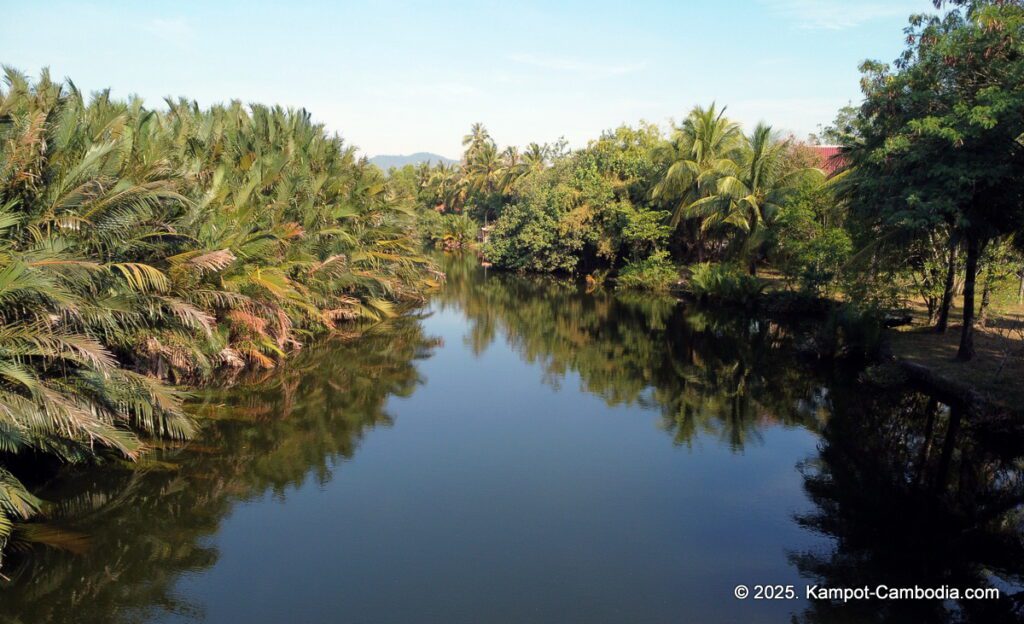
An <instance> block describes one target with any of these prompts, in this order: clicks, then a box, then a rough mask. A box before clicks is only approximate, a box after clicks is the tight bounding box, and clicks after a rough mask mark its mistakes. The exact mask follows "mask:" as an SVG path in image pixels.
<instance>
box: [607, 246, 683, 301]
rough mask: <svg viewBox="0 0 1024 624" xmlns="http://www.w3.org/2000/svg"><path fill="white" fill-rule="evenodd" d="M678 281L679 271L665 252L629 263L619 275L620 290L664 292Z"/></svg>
mask: <svg viewBox="0 0 1024 624" xmlns="http://www.w3.org/2000/svg"><path fill="white" fill-rule="evenodd" d="M678 281H679V270H678V269H676V266H675V265H674V264H672V261H671V260H669V256H668V252H667V251H660V250H659V251H656V252H654V253H653V254H651V255H650V256H648V257H647V258H644V259H643V260H637V261H633V262H630V263H629V264H627V265H626V266H625V267H623V268H622V271H621V272H620V273H619V277H618V280H617V281H616V285H617V286H619V287H620V288H628V289H635V290H652V291H658V292H664V291H667V290H669V289H670V288H672V286H673V285H674V284H675V283H676V282H678Z"/></svg>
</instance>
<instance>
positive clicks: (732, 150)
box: [652, 104, 743, 256]
mask: <svg viewBox="0 0 1024 624" xmlns="http://www.w3.org/2000/svg"><path fill="white" fill-rule="evenodd" d="M742 140H743V135H742V133H741V132H740V128H739V125H738V124H736V123H735V122H732V121H730V120H729V119H728V118H726V117H725V109H724V108H723V109H721V110H718V109H717V108H716V107H715V105H714V104H712V105H711V106H710V107H708V108H702V107H699V106H698V107H696V108H694V109H693V110H692V111H690V114H689V115H688V116H687V118H686V120H685V121H684V122H683V123H682V125H680V126H678V127H677V128H676V129H675V132H674V133H673V136H672V139H671V140H670V141H669V142H668V143H667V144H666V145H665V146H664V147H663V148H662V149H661V150H659V151H660V152H661V153H660V157H661V158H662V159H663V160H664V161H665V162H666V163H667V164H666V168H665V171H664V173H663V174H662V176H661V179H660V180H659V181H658V182H657V184H656V185H655V187H654V189H653V193H652V194H653V198H654V199H656V200H661V201H664V202H667V203H668V204H670V205H671V206H672V217H671V225H672V226H673V227H675V228H679V226H680V224H682V223H683V222H684V221H686V220H687V219H690V218H691V217H692V216H693V215H692V214H691V211H690V209H691V206H692V205H693V204H694V203H696V202H698V201H699V200H702V199H704V198H706V197H709V196H710V195H712V194H713V193H714V192H715V191H716V188H717V182H718V180H719V178H721V177H723V176H727V175H732V174H734V173H735V172H736V169H737V166H736V162H735V158H736V157H737V152H738V150H739V148H740V145H741V144H742ZM685 234H686V235H688V236H687V237H688V238H690V239H691V240H692V241H693V242H692V244H693V245H694V246H695V247H696V249H697V253H698V256H701V255H703V251H704V248H705V247H706V245H707V243H706V241H705V240H704V237H703V230H702V229H701V228H699V227H697V228H692V227H691V228H690V229H689V231H688V232H686V233H685Z"/></svg>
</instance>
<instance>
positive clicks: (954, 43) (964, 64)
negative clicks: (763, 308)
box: [394, 0, 1024, 360]
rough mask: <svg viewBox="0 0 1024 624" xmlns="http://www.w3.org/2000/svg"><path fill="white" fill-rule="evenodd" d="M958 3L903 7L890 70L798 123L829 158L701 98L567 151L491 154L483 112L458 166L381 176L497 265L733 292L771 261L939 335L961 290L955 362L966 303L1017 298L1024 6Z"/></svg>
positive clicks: (742, 295)
mask: <svg viewBox="0 0 1024 624" xmlns="http://www.w3.org/2000/svg"><path fill="white" fill-rule="evenodd" d="M938 4H939V5H941V4H943V3H941V2H939V3H938ZM952 4H953V6H952V7H947V8H949V10H948V11H946V12H945V13H944V14H943V15H942V16H926V15H916V16H912V17H911V20H910V26H909V27H908V28H907V48H906V50H905V52H904V53H903V54H902V55H901V56H900V58H899V59H897V60H896V62H895V63H894V65H893V66H892V67H890V66H889V65H885V64H881V63H878V62H867V63H865V64H864V65H863V67H862V70H863V76H864V78H863V81H862V84H863V91H864V101H863V103H862V104H861V105H860V106H859V107H853V106H849V107H845V108H843V109H842V110H841V111H839V115H838V117H837V119H836V122H835V125H833V126H830V127H827V128H824V129H822V131H821V132H820V133H819V134H818V136H816V137H812V141H818V140H821V139H823V140H827V141H832V142H837V143H839V144H840V147H841V152H840V154H839V155H838V156H837V157H828V156H826V155H825V152H823V151H820V150H817V149H816V146H814V145H811V144H808V143H803V142H800V141H798V140H796V139H794V138H793V137H781V136H779V135H778V134H777V133H775V132H773V130H772V129H771V127H769V126H767V125H759V126H757V127H756V128H754V129H753V130H752V131H751V132H749V133H744V132H743V130H742V129H741V127H740V126H739V125H738V124H737V123H735V122H734V121H732V120H730V119H729V118H728V116H727V115H726V110H725V109H724V108H720V107H718V106H716V105H711V106H709V107H706V108H705V107H697V108H695V109H693V110H692V111H691V112H690V113H689V114H688V115H687V116H686V118H685V119H684V120H683V121H682V122H681V123H678V124H676V125H674V126H673V127H672V128H671V131H670V133H669V134H668V135H664V134H663V133H662V132H661V131H660V130H659V129H658V128H657V127H656V126H653V125H649V124H641V125H640V126H639V127H636V128H633V127H621V128H618V129H616V130H614V131H609V132H606V133H604V134H603V135H602V136H601V137H599V138H598V139H596V140H594V141H591V142H590V143H589V144H588V145H587V146H586V147H584V148H582V149H579V150H575V151H567V150H566V149H565V146H564V145H556V146H541V145H537V144H531V145H530V146H529V148H527V149H526V150H525V151H524V152H520V151H518V150H517V149H516V148H512V147H510V148H505V149H499V147H498V146H497V145H496V144H495V142H494V141H493V140H492V139H491V137H490V136H489V135H488V133H487V131H486V130H485V129H484V128H483V126H482V125H480V124H477V125H475V126H474V127H473V128H472V130H471V132H470V133H469V134H468V135H467V136H466V138H465V140H464V144H465V145H466V151H465V154H464V156H463V159H462V162H461V164H460V165H459V166H452V165H443V166H439V167H436V168H433V169H431V168H429V167H426V166H421V167H419V168H412V167H408V168H406V169H405V170H402V171H398V172H395V174H394V175H395V177H396V178H398V179H400V180H401V181H402V188H404V189H405V193H406V195H407V196H409V197H414V198H415V199H416V200H417V201H418V203H419V206H420V208H421V214H422V215H423V216H422V217H421V218H422V220H423V222H424V223H425V224H427V227H426V228H425V231H427V232H434V234H431V235H428V236H427V238H428V239H431V240H435V241H437V240H440V241H442V242H443V243H444V244H445V246H446V247H448V248H452V247H459V246H464V245H465V243H466V240H467V239H468V236H469V234H470V233H471V228H470V227H469V226H468V225H467V224H466V223H465V222H464V215H470V216H472V217H473V218H474V219H475V220H476V221H477V223H479V224H480V225H482V226H484V227H485V231H484V232H485V236H484V237H483V238H484V239H485V240H486V244H485V245H484V246H483V248H482V252H483V254H484V255H485V256H486V258H487V260H488V261H490V262H492V263H494V264H495V265H497V266H499V267H503V268H507V269H513V270H521V271H536V272H563V273H577V274H585V275H588V277H589V278H590V279H591V280H593V281H596V282H600V281H602V280H603V279H604V278H605V276H607V275H614V276H615V278H616V283H617V285H618V286H620V287H626V288H646V289H651V290H667V289H671V288H674V287H676V286H679V287H682V288H685V289H688V290H689V291H690V292H691V293H693V294H694V295H696V296H699V297H717V298H720V299H738V300H744V301H746V300H750V299H752V298H755V297H757V295H758V294H759V293H761V292H762V291H763V290H764V284H763V283H761V282H760V281H759V280H758V279H756V277H751V276H756V275H757V273H758V270H759V268H760V267H767V268H770V269H772V270H774V271H776V272H777V273H779V274H781V276H782V277H783V278H784V279H785V280H786V281H787V282H788V283H789V285H790V286H791V287H792V288H794V289H796V290H799V291H800V292H802V293H804V294H806V295H810V296H813V297H820V296H825V297H832V298H835V297H842V298H845V299H847V300H852V301H854V302H857V303H858V305H861V306H868V307H874V308H877V309H881V310H894V309H898V308H901V307H905V306H907V305H908V304H909V303H911V302H923V304H924V305H925V306H926V307H927V314H928V317H929V321H930V322H933V323H934V324H935V327H936V330H937V331H939V332H944V331H946V328H947V326H948V318H949V313H950V309H951V303H952V301H953V298H954V296H955V295H957V294H962V296H963V310H964V322H963V324H962V338H961V347H960V353H959V358H960V359H964V360H967V359H970V358H971V357H972V355H973V346H972V345H973V333H974V327H975V325H976V313H977V316H978V317H980V319H981V320H982V322H984V321H985V319H986V315H987V312H988V308H989V306H990V304H991V301H992V298H993V295H994V294H995V293H996V292H997V291H999V292H1001V293H1002V294H1003V295H1004V296H1009V294H1010V293H1009V291H1010V290H1011V289H1012V290H1013V291H1014V292H1013V293H1012V294H1013V295H1014V296H1015V298H1016V299H1017V300H1018V301H1020V300H1021V299H1024V255H1022V249H1024V235H1022V231H1024V185H1022V184H1021V182H1020V181H1021V180H1022V179H1024V138H1022V137H1024V5H1022V3H1021V2H1019V1H1002V0H1000V1H993V0H975V1H970V2H968V1H967V0H963V1H961V2H954V3H952ZM459 219H462V221H459ZM457 224H461V225H458V227H456V225H457ZM457 232H458V233H457ZM453 241H454V242H453ZM684 267H686V269H685V270H684ZM979 280H980V289H981V290H982V294H981V297H980V301H978V299H979V298H978V297H976V294H975V293H976V290H977V289H978V286H977V283H979ZM979 304H980V309H978V308H979Z"/></svg>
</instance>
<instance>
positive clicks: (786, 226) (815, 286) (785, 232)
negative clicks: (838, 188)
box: [772, 191, 853, 295]
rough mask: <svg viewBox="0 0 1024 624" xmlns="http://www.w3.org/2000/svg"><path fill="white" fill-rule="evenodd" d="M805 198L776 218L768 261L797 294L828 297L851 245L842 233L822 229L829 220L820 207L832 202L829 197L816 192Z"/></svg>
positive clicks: (848, 255)
mask: <svg viewBox="0 0 1024 624" xmlns="http://www.w3.org/2000/svg"><path fill="white" fill-rule="evenodd" d="M808 194H809V195H810V198H807V199H803V198H802V199H803V200H802V201H797V202H796V203H794V204H793V205H791V206H788V207H787V208H786V210H785V211H784V212H783V214H782V215H781V216H780V218H779V220H778V223H777V224H776V229H775V231H774V232H773V238H774V246H773V250H772V258H773V260H774V261H775V262H776V264H777V265H778V267H779V269H780V270H781V271H782V273H783V275H785V276H786V277H787V278H788V279H789V280H790V281H795V282H796V283H797V284H799V286H800V289H801V290H804V291H806V292H807V293H809V294H812V295H821V294H824V295H829V294H831V293H832V292H834V290H835V288H836V286H837V284H838V281H839V277H840V274H841V272H842V269H843V267H844V266H845V265H846V263H847V262H848V261H849V259H850V256H851V255H852V253H853V242H852V241H851V240H850V235H849V233H847V231H846V230H845V229H843V228H841V227H828V226H824V225H822V222H823V221H825V222H827V221H828V220H829V219H828V218H827V217H828V215H827V214H823V213H825V212H826V209H825V208H823V207H822V206H820V204H822V203H827V202H829V201H832V198H831V196H830V195H827V194H824V193H821V192H819V191H815V192H814V193H813V194H812V193H808Z"/></svg>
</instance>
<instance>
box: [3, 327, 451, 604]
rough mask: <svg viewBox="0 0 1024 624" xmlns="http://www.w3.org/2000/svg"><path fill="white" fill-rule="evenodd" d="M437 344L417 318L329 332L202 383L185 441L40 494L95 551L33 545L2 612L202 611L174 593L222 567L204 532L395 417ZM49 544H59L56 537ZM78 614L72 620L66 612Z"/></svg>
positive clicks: (56, 519)
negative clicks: (256, 374) (274, 360)
mask: <svg viewBox="0 0 1024 624" xmlns="http://www.w3.org/2000/svg"><path fill="white" fill-rule="evenodd" d="M435 346H436V342H435V341H434V340H432V339H430V338H428V337H426V336H425V335H424V333H423V329H422V327H421V325H420V323H419V322H418V319H416V318H412V317H410V318H402V319H396V320H394V321H392V322H388V323H385V324H383V325H380V326H377V327H374V328H373V329H371V330H370V331H368V332H367V333H366V334H365V335H363V336H362V337H360V338H358V339H356V340H353V341H351V342H347V343H343V344H331V343H325V344H322V345H319V346H317V347H315V348H312V349H309V350H308V351H307V352H305V353H303V354H301V355H300V356H299V357H297V358H295V359H294V360H293V361H292V362H291V363H290V364H289V365H288V366H287V368H284V369H282V370H279V371H276V372H273V373H272V374H267V375H265V376H263V377H260V378H252V379H248V380H245V381H243V382H242V383H241V385H240V386H238V387H234V388H231V389H225V390H221V391H210V392H208V393H205V394H204V396H203V398H202V401H201V402H199V403H198V404H197V405H196V406H195V407H196V409H197V411H198V412H199V413H200V414H201V415H202V416H204V417H207V418H209V419H210V420H209V421H208V422H207V423H206V424H205V426H204V431H203V434H202V435H201V436H200V438H199V439H198V440H197V441H195V442H194V443H190V444H188V445H187V446H185V447H183V448H168V449H165V450H160V451H157V452H154V453H153V454H152V455H150V456H149V459H147V460H146V461H144V462H143V463H142V464H141V465H139V466H137V467H134V469H132V468H129V467H125V468H124V469H115V468H112V469H104V470H95V469H91V470H86V471H83V472H82V473H81V474H77V475H68V477H67V478H63V479H61V480H60V484H59V486H56V487H54V488H51V489H50V490H49V491H45V492H43V495H44V496H45V498H46V499H48V500H51V501H56V502H55V503H54V507H53V508H52V509H50V510H48V516H49V520H50V522H51V523H52V525H54V526H59V527H62V529H63V531H64V533H63V535H64V537H65V539H66V538H67V536H69V535H72V534H76V535H85V536H87V543H86V544H85V545H84V546H85V552H84V553H82V554H80V555H74V554H71V555H70V556H69V553H68V552H67V551H66V550H65V549H59V548H36V549H33V551H32V553H31V556H28V557H25V558H24V559H23V560H22V561H21V562H20V565H18V566H16V567H13V568H10V567H5V570H4V572H5V574H7V576H9V577H10V579H11V580H10V581H9V582H6V583H5V585H6V586H5V587H4V589H3V590H2V593H0V596H2V598H0V621H3V622H17V623H22V622H24V623H26V624H28V623H31V624H37V623H43V622H67V621H71V619H73V620H74V621H75V622H97V623H99V622H137V621H144V620H146V619H147V618H148V617H149V616H152V615H155V614H157V613H159V612H161V611H168V612H173V613H178V614H182V615H201V614H200V613H196V612H195V611H196V608H195V607H194V606H192V605H190V604H188V603H187V602H186V601H183V600H182V599H181V598H179V597H177V596H176V595H175V593H174V584H175V582H176V581H177V580H178V579H179V578H180V576H181V575H182V574H183V573H188V572H196V571H199V570H203V569H206V568H208V567H210V566H212V565H213V564H214V563H215V562H216V560H217V556H218V555H217V552H216V549H214V548H212V547H211V546H210V545H209V543H208V540H207V538H209V537H210V536H212V535H214V534H215V533H216V532H217V530H218V527H219V525H220V522H221V521H222V519H223V518H224V517H226V516H227V514H228V513H229V512H230V510H231V508H232V506H234V505H235V504H236V503H238V502H240V501H245V500H250V499H253V498H256V497H259V496H261V495H264V494H265V493H267V492H273V493H274V494H275V495H283V494H284V492H285V491H286V490H288V489H289V488H297V487H299V486H301V485H302V484H303V483H304V482H305V481H307V480H308V479H316V480H318V481H319V482H321V483H323V482H325V481H327V480H329V479H330V478H331V471H332V469H333V467H334V465H335V464H336V463H338V462H340V461H341V460H344V459H345V458H348V457H351V456H352V455H353V453H355V450H356V447H357V446H358V443H359V440H360V439H361V437H362V435H363V434H364V433H365V432H366V431H367V430H369V429H371V428H373V427H377V426H380V425H389V424H391V417H390V416H389V415H388V414H387V412H386V411H385V409H384V408H385V403H386V402H387V400H388V398H389V397H391V396H408V395H409V394H411V393H412V392H413V390H414V389H415V387H416V385H417V384H418V383H419V381H420V380H419V376H418V373H417V371H416V367H415V360H416V359H418V358H423V357H428V356H429V355H430V352H431V350H432V349H433V348H434V347H435ZM48 541H60V535H57V536H56V539H54V538H53V536H51V539H49V540H48ZM69 618H71V619H69Z"/></svg>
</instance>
